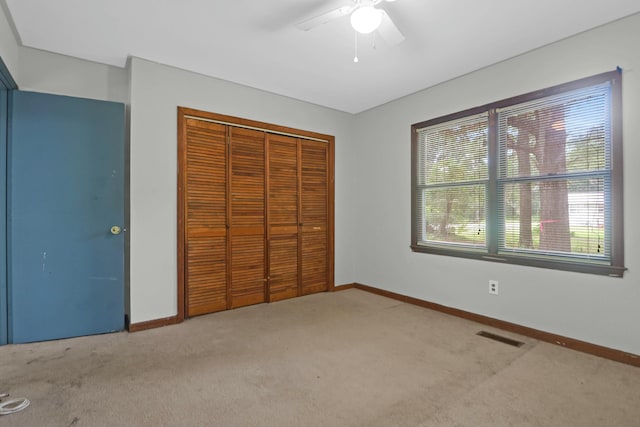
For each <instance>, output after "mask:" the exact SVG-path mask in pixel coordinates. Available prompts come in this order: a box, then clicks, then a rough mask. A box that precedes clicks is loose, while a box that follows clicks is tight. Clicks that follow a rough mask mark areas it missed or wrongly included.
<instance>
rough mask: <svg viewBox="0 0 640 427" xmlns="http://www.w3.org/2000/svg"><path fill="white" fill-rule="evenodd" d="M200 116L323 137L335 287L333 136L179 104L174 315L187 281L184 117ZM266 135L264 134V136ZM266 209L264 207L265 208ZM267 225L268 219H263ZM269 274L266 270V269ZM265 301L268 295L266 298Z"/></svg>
mask: <svg viewBox="0 0 640 427" xmlns="http://www.w3.org/2000/svg"><path fill="white" fill-rule="evenodd" d="M189 118H191V119H194V118H195V119H200V120H204V121H211V122H215V123H219V124H224V125H228V126H235V127H243V128H249V129H255V130H261V131H264V132H266V133H273V134H281V135H287V136H292V137H294V138H300V139H308V140H315V141H323V142H325V143H326V144H327V153H328V164H327V176H328V180H327V185H328V188H327V196H328V197H327V198H328V200H327V210H328V212H327V270H328V271H327V279H328V291H329V292H332V291H333V290H334V286H335V284H334V256H335V248H334V246H335V245H334V241H335V239H334V195H335V182H334V177H335V175H334V157H335V147H334V144H335V137H334V136H332V135H326V134H321V133H317V132H311V131H305V130H301V129H295V128H290V127H286V126H280V125H275V124H271V123H265V122H259V121H255V120H249V119H243V118H240V117H234V116H228V115H222V114H216V113H211V112H206V111H201V110H196V109H192V108H187V107H178V156H177V157H178V158H177V160H178V177H177V178H178V200H177V202H178V212H177V213H178V220H177V231H178V236H177V237H178V248H177V252H178V281H177V303H178V306H177V315H176V321H177V322H181V321H183V320H184V319H185V315H186V301H185V290H186V286H187V281H186V264H185V263H186V244H187V241H186V235H185V231H186V227H185V224H186V217H185V214H186V209H185V203H186V195H187V192H186V190H187V188H186V173H185V172H186V165H187V155H186V154H187V135H186V121H187V119H189ZM265 139H266V138H265ZM265 163H266V164H265V166H266V168H267V169H266V171H265V179H266V181H265V182H267V183H268V176H269V169H268V166H269V165H268V163H267V162H265ZM265 211H267V209H265ZM265 222H266V224H267V227H268V221H265ZM265 250H266V251H268V245H266V246H265ZM267 274H268V272H267ZM267 301H268V299H267Z"/></svg>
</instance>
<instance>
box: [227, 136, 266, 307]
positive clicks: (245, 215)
mask: <svg viewBox="0 0 640 427" xmlns="http://www.w3.org/2000/svg"><path fill="white" fill-rule="evenodd" d="M229 133H230V149H231V155H230V158H229V168H230V170H231V175H230V179H229V190H230V191H229V194H230V198H229V217H230V223H231V229H230V235H231V240H230V247H229V253H230V257H229V263H230V266H231V274H230V286H229V297H230V298H229V300H230V308H236V307H242V306H245V305H250V304H258V303H261V302H264V301H265V293H266V274H265V270H266V268H265V261H266V259H265V252H266V251H265V134H264V132H260V131H256V130H251V129H243V128H236V127H230V130H229Z"/></svg>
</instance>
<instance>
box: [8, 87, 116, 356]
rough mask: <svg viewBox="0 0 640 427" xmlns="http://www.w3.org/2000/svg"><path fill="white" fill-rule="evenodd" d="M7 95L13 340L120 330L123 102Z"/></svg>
mask: <svg viewBox="0 0 640 427" xmlns="http://www.w3.org/2000/svg"><path fill="white" fill-rule="evenodd" d="M10 97H11V98H10V120H9V123H10V129H9V150H8V180H7V181H8V182H7V186H8V189H7V192H8V194H7V212H8V224H7V234H8V236H7V256H8V258H7V260H8V288H9V298H8V299H9V304H8V306H9V315H8V318H9V342H13V343H23V342H31V341H43V340H51V339H58V338H67V337H74V336H80V335H92V334H99V333H105V332H112V331H120V330H122V329H124V236H123V235H122V233H121V232H120V233H119V230H118V229H117V228H115V227H120V228H121V229H122V227H123V221H124V177H123V172H124V171H123V169H124V105H123V104H119V103H114V102H105V101H96V100H89V99H80V98H72V97H66V96H58V95H49V94H42V93H31V92H22V91H12V92H11V94H10ZM114 226H115V227H114ZM112 227H114V228H113V231H112Z"/></svg>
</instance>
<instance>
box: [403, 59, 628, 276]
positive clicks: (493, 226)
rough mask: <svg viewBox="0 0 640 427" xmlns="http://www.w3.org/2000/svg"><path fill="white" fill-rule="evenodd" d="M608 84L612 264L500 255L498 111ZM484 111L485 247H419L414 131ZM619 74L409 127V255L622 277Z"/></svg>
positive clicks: (620, 78)
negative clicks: (486, 138)
mask: <svg viewBox="0 0 640 427" xmlns="http://www.w3.org/2000/svg"><path fill="white" fill-rule="evenodd" d="M607 82H609V83H610V85H611V86H610V87H611V123H610V125H611V146H610V150H611V167H612V171H611V189H610V194H609V196H610V198H611V205H610V215H611V216H610V218H611V257H610V262H609V261H607V262H603V261H599V260H598V261H594V260H583V259H580V258H579V257H575V258H573V257H571V258H569V257H561V256H553V255H538V254H531V253H527V254H524V253H513V252H500V247H499V240H498V239H499V228H500V224H499V219H498V203H499V202H500V200H499V198H498V185H499V182H498V181H499V179H498V173H499V153H498V150H499V147H498V137H499V135H498V114H497V111H498V110H499V109H502V108H506V107H509V106H512V105H515V104H521V103H524V102H529V101H532V100H536V99H539V98H545V97H548V96H553V95H558V94H561V93H564V92H569V91H573V90H577V89H582V88H586V87H590V86H594V85H598V84H602V83H607ZM482 113H488V114H489V121H488V128H489V141H488V145H489V146H488V159H489V183H488V187H487V195H486V203H487V212H486V249H482V248H479V249H478V248H472V247H468V248H467V247H462V248H461V247H455V248H454V247H449V246H448V245H441V244H437V243H434V244H429V245H424V244H418V237H419V235H418V228H417V226H418V223H419V221H422V218H421V217H419V210H418V205H417V201H418V190H419V186H418V174H419V173H420V168H419V165H418V157H419V151H418V150H419V138H418V131H419V130H420V129H423V128H425V127H429V126H434V125H437V124H440V123H443V122H448V121H452V120H456V119H461V118H464V117H468V116H472V115H476V114H482ZM622 131H623V129H622V70H621V69H620V68H617V69H616V70H613V71H608V72H605V73H601V74H597V75H594V76H590V77H586V78H582V79H578V80H574V81H571V82H568V83H564V84H560V85H556V86H551V87H548V88H545V89H541V90H537V91H533V92H529V93H525V94H522V95H517V96H514V97H510V98H506V99H503V100H500V101H496V102H492V103H489V104H485V105H482V106H479V107H474V108H470V109H467V110H464V111H459V112H456V113H453V114H447V115H444V116H441V117H437V118H434V119H430V120H426V121H423V122H419V123H415V124H413V125H411V250H412V251H413V252H421V253H429V254H437V255H446V256H453V257H461V258H469V259H477V260H486V261H493V262H500V263H503V264H516V265H524V266H531V267H541V268H547V269H555V270H564V271H575V272H582V273H591V274H599V275H606V276H612V277H622V276H623V273H624V271H625V270H626V268H625V267H624V232H623V225H624V224H623V208H624V206H623V193H622V192H623V170H622V165H623V156H622Z"/></svg>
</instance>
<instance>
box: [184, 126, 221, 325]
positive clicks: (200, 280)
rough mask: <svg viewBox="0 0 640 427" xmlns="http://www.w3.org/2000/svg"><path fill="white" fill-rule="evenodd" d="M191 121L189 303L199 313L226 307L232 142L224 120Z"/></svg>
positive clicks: (192, 311) (188, 162) (187, 223)
mask: <svg viewBox="0 0 640 427" xmlns="http://www.w3.org/2000/svg"><path fill="white" fill-rule="evenodd" d="M186 127H187V129H186V136H187V144H186V151H187V152H186V203H185V217H186V221H185V227H186V235H187V239H186V242H187V244H186V283H187V287H186V306H187V307H186V308H187V315H188V316H195V315H198V314H204V313H211V312H213V311H219V310H225V309H226V308H227V263H226V257H227V243H226V242H227V229H226V223H227V214H226V212H227V207H226V198H227V195H226V193H227V190H226V187H227V179H226V176H227V169H226V157H227V143H226V128H225V126H222V125H218V124H214V123H208V122H204V121H200V120H192V119H188V120H187V124H186Z"/></svg>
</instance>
